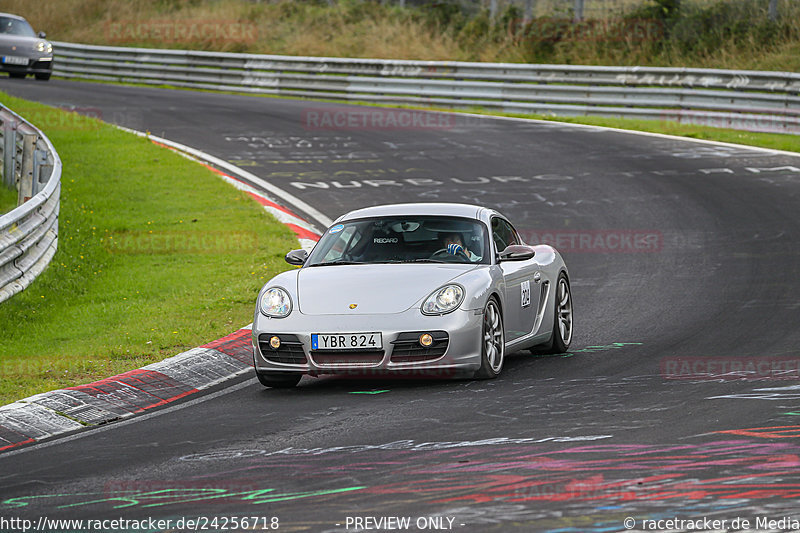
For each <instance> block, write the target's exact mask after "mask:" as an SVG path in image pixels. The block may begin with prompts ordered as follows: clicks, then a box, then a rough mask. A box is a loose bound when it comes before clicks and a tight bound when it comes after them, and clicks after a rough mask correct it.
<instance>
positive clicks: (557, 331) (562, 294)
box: [547, 273, 572, 354]
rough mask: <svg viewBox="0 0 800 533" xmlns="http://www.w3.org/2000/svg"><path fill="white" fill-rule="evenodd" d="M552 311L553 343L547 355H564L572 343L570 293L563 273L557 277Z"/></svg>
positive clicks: (567, 281)
mask: <svg viewBox="0 0 800 533" xmlns="http://www.w3.org/2000/svg"><path fill="white" fill-rule="evenodd" d="M553 311H554V315H555V316H554V317H553V343H552V347H551V348H550V349H549V350H548V351H547V353H551V354H557V353H564V352H566V351H567V349H568V348H569V345H570V343H571V342H572V291H570V288H569V280H568V279H567V276H566V275H564V274H563V273H562V274H561V275H560V276H558V283H557V284H556V294H555V306H554V309H553Z"/></svg>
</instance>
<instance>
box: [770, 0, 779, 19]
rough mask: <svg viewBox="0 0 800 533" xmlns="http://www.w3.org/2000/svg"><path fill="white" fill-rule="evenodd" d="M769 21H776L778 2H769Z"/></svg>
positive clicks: (774, 0) (771, 0)
mask: <svg viewBox="0 0 800 533" xmlns="http://www.w3.org/2000/svg"><path fill="white" fill-rule="evenodd" d="M769 20H771V21H773V22H774V21H776V20H778V0H769Z"/></svg>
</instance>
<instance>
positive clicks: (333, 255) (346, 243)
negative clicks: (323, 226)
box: [323, 225, 359, 263]
mask: <svg viewBox="0 0 800 533" xmlns="http://www.w3.org/2000/svg"><path fill="white" fill-rule="evenodd" d="M354 233H356V226H355V225H353V226H348V227H347V228H345V229H344V230H343V231H342V232H341V233H340V234H339V238H338V239H336V242H334V243H333V246H331V248H330V250H328V253H326V254H325V257H324V258H323V261H325V262H326V263H327V262H329V261H338V260H339V259H341V258H342V256H343V255H344V253H345V251H347V249H348V248H349V247H352V245H353V244H355V243H356V242H358V238H359V236H356V238H355V239H354V240H353V242H352V243H351V242H350V239H351V238H352V237H353V234H354Z"/></svg>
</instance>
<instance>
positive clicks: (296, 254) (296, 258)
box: [284, 250, 308, 266]
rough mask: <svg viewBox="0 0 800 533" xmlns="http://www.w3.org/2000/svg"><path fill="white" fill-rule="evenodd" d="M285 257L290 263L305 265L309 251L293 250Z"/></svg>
mask: <svg viewBox="0 0 800 533" xmlns="http://www.w3.org/2000/svg"><path fill="white" fill-rule="evenodd" d="M284 259H286V262H287V263H289V264H290V265H297V266H303V264H304V263H305V262H306V259H308V252H306V251H305V250H292V251H291V252H289V253H288V254H286V257H285V258H284Z"/></svg>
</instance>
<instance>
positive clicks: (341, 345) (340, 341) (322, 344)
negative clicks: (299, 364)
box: [311, 332, 383, 350]
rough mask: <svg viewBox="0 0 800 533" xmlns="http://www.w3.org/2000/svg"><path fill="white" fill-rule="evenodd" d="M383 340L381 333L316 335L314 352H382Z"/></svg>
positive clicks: (313, 344)
mask: <svg viewBox="0 0 800 533" xmlns="http://www.w3.org/2000/svg"><path fill="white" fill-rule="evenodd" d="M381 348H383V340H382V339H381V334H380V332H372V333H314V334H312V335H311V349H312V350H380V349H381Z"/></svg>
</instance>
